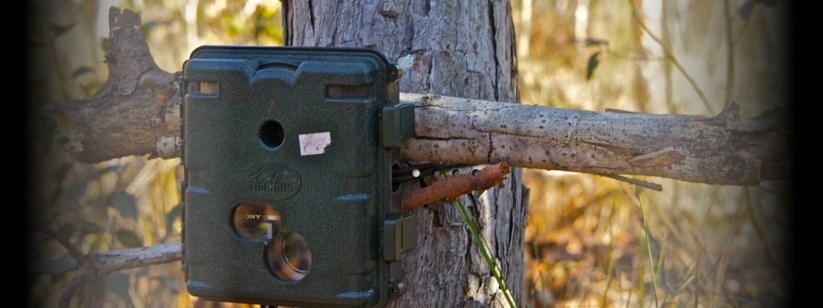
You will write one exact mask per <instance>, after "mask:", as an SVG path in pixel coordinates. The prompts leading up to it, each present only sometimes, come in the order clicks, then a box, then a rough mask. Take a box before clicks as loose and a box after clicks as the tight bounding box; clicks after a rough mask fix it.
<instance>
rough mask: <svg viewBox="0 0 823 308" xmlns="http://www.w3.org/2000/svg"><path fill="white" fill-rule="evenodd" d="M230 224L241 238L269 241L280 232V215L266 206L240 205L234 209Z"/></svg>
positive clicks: (272, 208) (271, 207) (269, 206)
mask: <svg viewBox="0 0 823 308" xmlns="http://www.w3.org/2000/svg"><path fill="white" fill-rule="evenodd" d="M232 224H233V225H234V231H235V232H237V234H238V235H240V236H241V237H243V238H247V239H260V240H271V239H272V238H273V237H274V236H275V235H276V234H277V233H278V232H280V213H279V212H277V210H275V209H274V207H273V206H271V205H268V204H254V203H240V204H238V205H237V206H236V207H235V208H234V213H233V214H232Z"/></svg>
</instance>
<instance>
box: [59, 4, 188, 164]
mask: <svg viewBox="0 0 823 308" xmlns="http://www.w3.org/2000/svg"><path fill="white" fill-rule="evenodd" d="M109 25H110V27H111V31H110V36H109V39H108V40H107V43H106V45H104V46H105V47H106V48H107V53H106V63H108V64H109V79H108V80H107V81H106V83H105V84H103V86H102V87H101V88H100V91H98V92H97V93H96V94H95V95H94V96H93V97H92V98H90V99H89V100H86V101H83V102H78V103H75V104H51V105H47V106H46V107H45V109H46V110H45V112H46V114H47V115H49V116H51V117H52V118H53V119H54V120H55V122H57V123H58V124H59V125H58V126H57V132H56V134H55V143H56V144H57V146H58V147H60V148H62V149H64V150H66V151H68V152H71V153H73V154H74V157H75V158H76V159H77V160H78V161H81V162H99V161H103V160H107V159H111V158H116V157H122V156H129V155H144V154H152V155H159V156H161V157H173V156H176V155H178V154H177V153H178V151H177V147H178V138H177V137H176V136H179V135H180V121H179V119H180V111H179V110H180V102H181V100H180V94H179V92H178V91H179V87H178V85H177V78H176V77H175V76H174V75H173V74H169V73H168V72H165V71H163V70H161V69H160V68H159V67H157V64H156V63H155V62H154V59H153V58H152V56H151V53H149V47H148V45H146V41H145V40H144V39H143V34H142V33H141V32H140V16H139V15H137V14H136V13H134V12H132V11H128V10H126V11H124V12H122V14H121V12H120V9H118V8H115V7H112V8H111V9H110V11H109ZM158 150H159V151H158Z"/></svg>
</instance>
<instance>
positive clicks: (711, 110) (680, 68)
mask: <svg viewBox="0 0 823 308" xmlns="http://www.w3.org/2000/svg"><path fill="white" fill-rule="evenodd" d="M629 6H631V8H632V16H634V20H635V21H636V22H637V24H638V25H639V26H640V28H641V29H643V32H646V34H647V35H649V37H650V38H651V39H652V40H654V41H655V42H657V44H660V46H661V49H663V54H664V55H665V56H666V58H669V60H671V62H672V64H674V66H675V67H676V68H677V70H678V71H680V73H681V74H683V77H685V78H686V81H688V82H689V84H690V85H691V86H692V88H693V89H694V91H695V92H697V96H700V100H701V101H702V102H703V106H705V107H706V110H708V111H709V113H712V114H714V108H712V105H711V104H710V103H709V100H708V99H707V98H706V94H703V90H701V89H700V87H699V86H698V85H697V81H695V80H694V78H693V77H692V75H691V74H689V73H688V72H687V71H686V69H685V68H684V67H683V65H681V64H680V62H679V61H677V58H675V57H674V54H673V53H672V51H671V50H669V49H668V48H666V44H664V43H663V40H661V39H660V38H659V37H658V36H657V35H655V34H654V32H652V30H650V29H649V28H648V27H646V24H645V23H644V22H643V20H641V19H640V13H639V12H637V8H636V7H635V5H634V1H633V0H629Z"/></svg>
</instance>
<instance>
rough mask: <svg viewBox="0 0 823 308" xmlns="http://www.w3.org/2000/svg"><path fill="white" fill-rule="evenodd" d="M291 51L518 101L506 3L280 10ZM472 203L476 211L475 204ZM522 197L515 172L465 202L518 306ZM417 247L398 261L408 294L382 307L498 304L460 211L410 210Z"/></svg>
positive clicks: (313, 5) (414, 82)
mask: <svg viewBox="0 0 823 308" xmlns="http://www.w3.org/2000/svg"><path fill="white" fill-rule="evenodd" d="M283 7H284V15H283V16H284V29H285V35H284V40H285V44H286V45H293V46H324V47H327V46H340V47H371V48H376V49H378V50H381V51H382V52H384V53H385V54H386V56H387V57H389V58H390V59H392V60H397V59H400V58H403V57H407V58H405V59H409V60H411V61H412V65H411V67H410V68H409V69H407V70H406V71H405V72H404V73H403V77H402V79H401V81H400V90H401V91H403V92H417V93H432V94H440V95H450V96H458V97H465V98H477V99H486V100H495V101H502V102H517V101H518V95H517V64H516V58H515V48H514V29H513V26H512V19H511V8H510V5H509V2H508V1H505V0H504V1H478V2H463V1H430V0H413V1H392V0H385V1H368V0H360V1H322V2H321V1H314V2H313V1H302V0H299V1H283ZM473 200H476V201H477V202H476V204H475V203H473ZM527 200H528V190H527V189H525V188H524V187H523V185H522V178H521V172H520V170H519V169H514V170H512V174H511V176H510V178H509V179H507V180H505V181H504V182H503V183H502V184H501V185H499V186H498V187H497V188H493V189H490V190H488V191H486V192H485V193H483V194H482V195H480V196H477V197H476V198H471V199H466V200H464V203H465V204H466V205H467V206H469V207H470V212H471V214H472V215H473V216H474V217H473V218H474V219H475V220H476V221H477V222H478V224H479V226H480V229H481V233H482V235H483V237H484V238H485V239H486V241H487V244H488V245H489V247H490V248H491V250H492V252H493V254H494V256H495V257H496V258H497V259H498V260H499V262H500V267H501V268H502V271H503V273H504V275H505V278H506V283H507V284H508V287H509V289H510V290H511V292H512V294H513V295H514V297H515V300H516V301H519V300H520V298H521V296H520V295H521V291H522V280H523V278H522V273H523V229H524V225H525V218H526V217H525V215H526V205H527ZM415 214H416V215H417V231H418V237H417V238H418V241H417V248H416V249H414V250H412V251H411V252H410V253H408V254H407V255H406V257H405V258H404V259H403V262H404V264H403V265H404V268H405V271H406V273H405V282H406V284H407V291H406V293H405V294H403V295H402V296H401V297H400V298H398V299H396V300H395V301H394V302H392V303H391V304H390V306H411V307H425V306H450V307H454V306H483V305H489V304H492V305H495V306H500V305H504V304H503V303H505V299H504V298H503V295H502V293H500V292H497V291H498V290H499V286H498V285H497V283H496V281H494V278H492V277H491V276H490V275H489V268H488V266H487V265H486V263H485V262H484V261H483V257H482V255H481V254H480V252H479V251H478V250H477V248H476V243H474V242H473V240H472V239H471V235H470V234H469V232H468V229H467V228H466V226H465V224H464V223H463V220H462V218H461V217H460V214H459V212H458V211H457V210H456V209H455V208H454V207H452V206H450V205H448V204H445V203H438V204H436V205H431V206H429V207H428V208H422V209H418V210H417V211H416V212H415Z"/></svg>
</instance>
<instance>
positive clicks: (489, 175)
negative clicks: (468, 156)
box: [400, 162, 510, 212]
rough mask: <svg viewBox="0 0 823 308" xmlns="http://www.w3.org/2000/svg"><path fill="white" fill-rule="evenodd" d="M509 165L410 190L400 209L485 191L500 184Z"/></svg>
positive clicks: (409, 208)
mask: <svg viewBox="0 0 823 308" xmlns="http://www.w3.org/2000/svg"><path fill="white" fill-rule="evenodd" d="M509 171H510V168H509V164H507V163H506V162H500V163H497V164H494V165H490V166H488V167H486V168H483V170H481V171H480V172H479V174H477V175H473V174H461V175H455V176H450V177H447V178H445V179H443V180H440V181H437V182H434V183H433V184H432V185H431V186H427V187H425V188H422V189H417V190H412V191H410V192H408V193H406V194H405V195H403V197H402V200H401V201H400V207H401V208H402V209H403V211H407V212H410V211H413V210H415V209H417V208H419V207H421V206H424V205H426V204H430V203H433V202H436V201H440V200H451V199H455V198H457V197H460V195H463V194H467V193H470V192H472V191H476V190H486V189H489V188H490V187H492V186H494V185H497V184H500V182H502V181H503V180H504V179H505V178H506V176H508V175H509Z"/></svg>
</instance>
